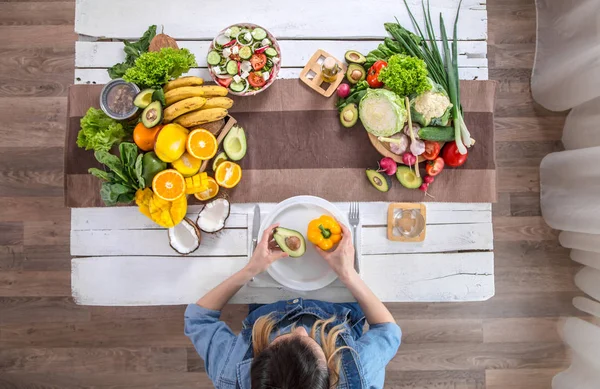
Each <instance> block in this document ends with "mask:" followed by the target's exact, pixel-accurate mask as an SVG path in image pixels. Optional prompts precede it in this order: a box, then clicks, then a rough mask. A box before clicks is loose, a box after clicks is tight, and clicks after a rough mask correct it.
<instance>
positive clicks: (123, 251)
mask: <svg viewBox="0 0 600 389" xmlns="http://www.w3.org/2000/svg"><path fill="white" fill-rule="evenodd" d="M247 234H248V230H247V229H224V230H222V231H219V232H218V233H216V234H202V243H201V244H200V247H199V248H198V250H196V251H195V252H193V253H192V254H190V256H207V255H213V256H218V255H221V256H223V255H229V256H236V255H242V256H244V258H246V256H247V255H248V246H247V244H246V241H247V236H248V235H247ZM71 255H74V256H93V255H94V256H95V255H100V256H104V255H106V256H108V255H141V256H146V255H173V256H179V254H178V253H177V252H176V251H175V250H173V249H172V248H171V246H169V238H168V235H167V230H166V229H164V228H160V229H154V230H151V229H147V230H101V231H93V230H92V231H71Z"/></svg>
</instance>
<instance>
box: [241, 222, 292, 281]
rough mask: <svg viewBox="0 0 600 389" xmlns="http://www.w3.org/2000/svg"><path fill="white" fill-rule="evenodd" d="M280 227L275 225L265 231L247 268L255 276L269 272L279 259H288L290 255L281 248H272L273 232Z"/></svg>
mask: <svg viewBox="0 0 600 389" xmlns="http://www.w3.org/2000/svg"><path fill="white" fill-rule="evenodd" d="M277 227H279V224H273V225H271V226H269V227H267V228H266V229H265V231H264V232H263V236H262V238H261V240H260V241H259V242H258V244H257V245H256V250H254V253H253V254H252V257H251V258H250V261H249V262H248V265H246V268H247V269H248V270H250V272H251V273H252V274H253V275H257V274H260V273H262V272H264V271H265V270H267V268H268V267H269V266H271V264H272V263H273V262H275V261H277V260H278V259H281V258H286V257H288V254H287V253H285V252H283V251H281V250H280V249H279V248H273V247H270V245H269V242H271V241H272V240H273V230H274V229H275V228H277Z"/></svg>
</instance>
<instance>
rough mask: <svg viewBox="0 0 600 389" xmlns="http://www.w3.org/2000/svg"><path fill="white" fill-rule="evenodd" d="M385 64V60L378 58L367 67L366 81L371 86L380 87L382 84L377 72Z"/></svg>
mask: <svg viewBox="0 0 600 389" xmlns="http://www.w3.org/2000/svg"><path fill="white" fill-rule="evenodd" d="M386 66H387V62H385V61H382V60H379V61H375V63H374V64H373V66H371V67H370V68H369V71H368V72H367V83H368V84H369V86H370V87H371V88H381V87H382V86H383V82H381V81H379V72H381V69H383V68H384V67H386Z"/></svg>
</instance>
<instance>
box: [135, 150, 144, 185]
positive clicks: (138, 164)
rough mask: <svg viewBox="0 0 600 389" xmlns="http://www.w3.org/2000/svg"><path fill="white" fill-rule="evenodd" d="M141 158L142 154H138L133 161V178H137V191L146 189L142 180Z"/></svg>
mask: <svg viewBox="0 0 600 389" xmlns="http://www.w3.org/2000/svg"><path fill="white" fill-rule="evenodd" d="M143 158H144V154H140V155H138V156H137V159H136V160H135V177H136V178H137V182H138V184H139V187H138V188H139V189H143V188H144V187H146V180H145V179H144V165H143V161H142V159H143Z"/></svg>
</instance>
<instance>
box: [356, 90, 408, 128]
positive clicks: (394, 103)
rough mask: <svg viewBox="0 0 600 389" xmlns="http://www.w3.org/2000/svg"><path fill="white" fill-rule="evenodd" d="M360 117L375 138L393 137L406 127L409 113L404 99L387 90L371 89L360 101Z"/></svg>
mask: <svg viewBox="0 0 600 389" xmlns="http://www.w3.org/2000/svg"><path fill="white" fill-rule="evenodd" d="M358 110H359V111H358V112H359V113H358V116H359V117H360V121H361V122H362V124H363V126H364V127H365V129H366V130H367V131H368V132H370V133H371V134H373V135H375V136H392V135H394V134H396V133H398V132H400V131H402V128H403V127H404V122H406V117H407V115H408V112H407V111H406V107H405V105H404V99H403V98H402V97H400V96H398V95H397V94H395V93H394V92H392V91H389V90H386V89H369V90H367V93H366V94H365V95H364V97H363V98H362V99H361V100H360V104H359V107H358Z"/></svg>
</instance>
